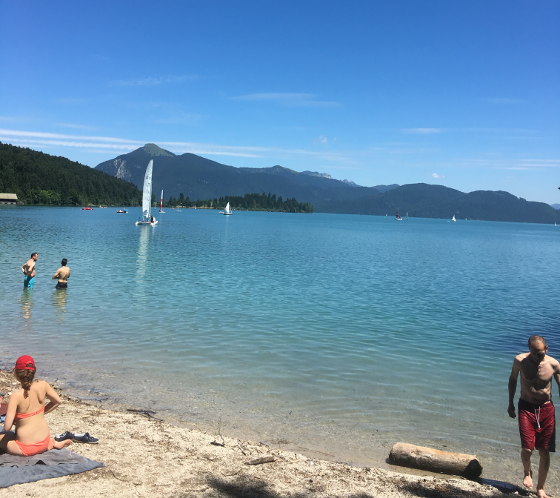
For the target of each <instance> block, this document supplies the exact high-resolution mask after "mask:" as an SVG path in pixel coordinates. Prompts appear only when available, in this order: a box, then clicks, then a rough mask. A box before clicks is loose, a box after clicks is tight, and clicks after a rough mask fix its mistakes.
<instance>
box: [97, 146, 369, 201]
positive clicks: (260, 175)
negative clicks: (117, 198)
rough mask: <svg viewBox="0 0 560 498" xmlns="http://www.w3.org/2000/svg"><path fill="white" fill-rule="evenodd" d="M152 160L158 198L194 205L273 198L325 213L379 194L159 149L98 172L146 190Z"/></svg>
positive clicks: (276, 169)
mask: <svg viewBox="0 0 560 498" xmlns="http://www.w3.org/2000/svg"><path fill="white" fill-rule="evenodd" d="M150 159H153V160H154V173H153V188H154V192H159V191H160V190H161V189H164V191H165V198H166V199H167V198H168V197H175V198H177V197H179V196H180V195H181V194H183V195H184V196H185V197H186V198H188V199H190V200H201V199H214V198H219V197H226V196H243V195H245V194H247V193H272V194H275V195H277V196H281V197H283V198H285V199H286V198H295V199H297V200H298V201H299V202H306V203H310V204H312V205H313V207H314V209H315V210H317V207H318V206H319V207H321V208H323V207H325V206H326V205H328V204H329V203H330V202H333V201H344V200H353V199H355V198H356V197H357V196H363V195H367V194H368V193H369V192H371V191H375V192H378V191H377V190H376V189H375V188H373V187H360V186H356V185H354V184H351V183H349V182H343V181H340V180H334V179H331V178H326V177H324V176H319V175H317V174H315V173H298V172H296V171H293V170H290V169H288V168H284V167H282V166H273V167H271V168H235V167H233V166H226V165H225V164H221V163H218V162H216V161H212V160H210V159H206V158H203V157H200V156H197V155H195V154H190V153H186V154H182V155H179V156H177V155H175V154H173V153H171V152H169V151H166V150H164V149H161V148H159V147H158V146H157V145H155V144H147V145H145V146H144V147H141V148H139V149H136V150H134V151H132V152H130V153H128V154H123V155H121V156H118V157H116V158H115V159H112V160H109V161H105V162H103V163H101V164H98V165H97V166H96V169H99V170H101V171H103V172H105V173H107V174H109V175H111V176H116V177H117V178H121V179H123V180H127V181H130V182H132V183H134V184H135V185H136V186H137V187H139V188H141V186H142V183H143V181H144V171H145V170H146V165H147V164H148V161H149V160H150ZM321 210H324V209H321Z"/></svg>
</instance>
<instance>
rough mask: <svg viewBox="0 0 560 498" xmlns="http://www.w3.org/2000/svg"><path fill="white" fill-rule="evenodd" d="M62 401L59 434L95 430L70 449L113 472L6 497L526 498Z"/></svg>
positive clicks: (53, 424)
mask: <svg viewBox="0 0 560 498" xmlns="http://www.w3.org/2000/svg"><path fill="white" fill-rule="evenodd" d="M54 387H55V388H56V385H55V386H54ZM17 388H18V385H17V384H16V382H15V380H14V378H13V375H12V373H11V372H6V371H0V389H1V390H2V391H4V392H6V393H10V392H11V391H12V390H15V389H17ZM61 395H62V396H63V400H64V401H63V403H62V405H61V406H60V407H59V408H58V409H57V410H55V411H54V412H52V413H51V414H49V415H48V417H47V420H48V422H49V426H50V429H51V434H52V435H55V434H58V433H61V432H64V431H70V432H74V433H83V432H89V433H90V434H91V435H92V436H95V437H96V438H99V443H98V444H82V443H73V444H72V445H70V447H69V449H70V450H72V451H74V452H76V453H79V454H80V455H83V456H85V457H87V458H90V459H92V460H97V461H99V462H103V463H104V465H105V466H104V467H102V468H99V469H95V470H92V471H89V472H85V473H82V474H75V475H71V476H65V477H59V478H55V479H47V480H43V481H38V482H34V483H28V484H18V485H15V486H11V487H10V488H5V489H1V490H0V496H26V497H39V496H40V497H46V498H48V497H66V496H68V497H69V496H86V495H87V496H88V497H97V496H99V497H101V496H108V495H113V496H119V497H129V496H130V497H132V496H135V497H137V496H158V497H160V496H161V497H163V496H182V497H190V496H193V497H194V496H196V497H240V496H247V497H262V498H279V497H335V496H336V497H361V498H366V497H387V498H397V497H399V498H400V497H402V498H409V497H410V498H413V497H418V496H425V497H427V496H429V497H432V498H438V497H465V498H467V497H471V498H472V497H480V498H482V497H489V498H497V497H507V496H519V492H518V493H515V488H513V487H511V490H510V491H506V492H504V491H500V489H498V488H497V487H496V486H495V485H488V484H481V483H478V482H474V481H469V480H467V479H463V478H459V477H451V476H442V477H434V476H433V475H430V474H429V473H428V472H425V473H422V472H420V471H418V472H416V475H412V474H405V473H398V472H394V471H390V470H385V469H376V468H368V467H361V468H360V467H352V466H349V465H345V464H342V463H335V462H328V461H324V460H319V459H314V458H308V457H306V456H304V455H301V454H298V453H293V452H289V451H283V450H280V449H278V448H275V447H273V446H270V445H267V444H263V443H259V442H251V441H243V440H240V439H235V438H230V437H225V436H222V435H221V434H219V433H214V434H211V433H207V432H204V431H200V430H197V429H193V428H185V427H178V426H175V425H173V424H170V423H166V422H164V421H162V420H159V419H158V414H157V412H156V413H148V412H143V411H134V408H130V409H129V410H127V411H125V410H123V411H116V410H108V409H106V408H103V407H102V406H98V405H97V404H93V403H88V402H84V401H81V400H79V399H72V398H68V397H67V396H65V395H64V393H61ZM130 410H132V411H130ZM502 484H505V483H502Z"/></svg>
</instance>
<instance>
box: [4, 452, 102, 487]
mask: <svg viewBox="0 0 560 498" xmlns="http://www.w3.org/2000/svg"><path fill="white" fill-rule="evenodd" d="M103 466H104V464H102V463H101V462H96V461H95V460H90V459H89V458H86V457H83V456H81V455H78V454H77V453H74V452H73V451H70V450H69V449H67V448H63V449H61V450H54V449H53V450H50V451H45V452H44V453H39V454H38V455H33V456H30V457H27V456H18V455H9V454H4V455H0V488H7V487H8V486H13V485H14V484H23V483H26V482H35V481H40V480H41V479H51V478H53V477H62V476H67V475H70V474H79V473H80V472H86V471H88V470H92V469H96V468H98V467H103Z"/></svg>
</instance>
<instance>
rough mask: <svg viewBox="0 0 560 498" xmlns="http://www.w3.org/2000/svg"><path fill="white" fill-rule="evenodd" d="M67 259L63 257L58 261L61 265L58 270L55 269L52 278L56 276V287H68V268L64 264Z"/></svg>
mask: <svg viewBox="0 0 560 498" xmlns="http://www.w3.org/2000/svg"><path fill="white" fill-rule="evenodd" d="M66 263H68V260H67V259H66V258H63V260H62V261H61V262H60V264H61V265H62V266H61V267H60V268H59V269H58V270H56V272H55V274H54V275H53V277H52V278H53V280H54V279H55V278H58V283H57V284H56V288H57V289H66V288H67V287H68V279H69V278H70V268H69V267H68V266H66Z"/></svg>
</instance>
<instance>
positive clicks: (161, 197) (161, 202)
mask: <svg viewBox="0 0 560 498" xmlns="http://www.w3.org/2000/svg"><path fill="white" fill-rule="evenodd" d="M159 212H160V213H165V211H164V210H163V189H161V195H160V197H159Z"/></svg>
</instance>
